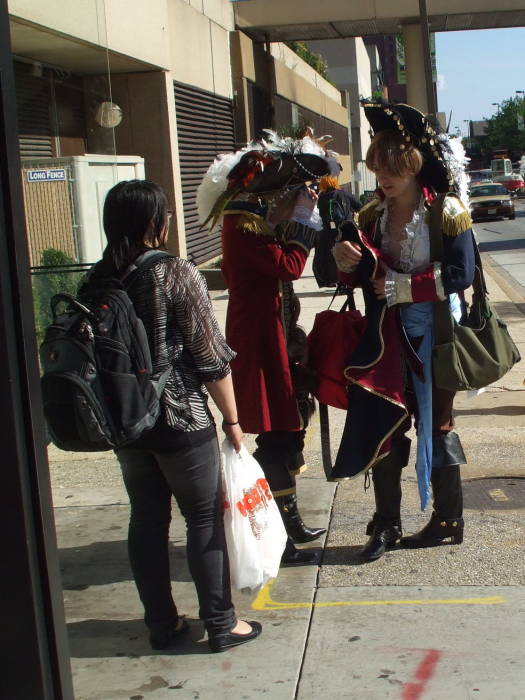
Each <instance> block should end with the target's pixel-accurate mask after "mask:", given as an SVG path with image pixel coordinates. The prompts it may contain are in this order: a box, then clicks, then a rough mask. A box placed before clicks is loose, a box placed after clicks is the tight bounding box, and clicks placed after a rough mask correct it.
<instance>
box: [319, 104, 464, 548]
mask: <svg viewBox="0 0 525 700" xmlns="http://www.w3.org/2000/svg"><path fill="white" fill-rule="evenodd" d="M363 107H364V111H365V115H366V117H367V119H368V120H369V122H370V124H371V127H372V129H373V131H374V137H373V140H372V143H371V145H370V148H369V150H368V153H367V158H366V164H367V167H368V168H369V169H370V170H371V171H372V172H373V173H374V174H375V175H376V178H377V181H378V185H379V188H378V191H377V198H376V199H375V200H374V201H372V202H371V203H369V204H368V205H367V206H365V207H364V208H363V209H362V210H361V212H360V213H359V228H357V227H356V226H355V225H354V224H353V222H347V223H345V224H343V225H342V226H341V227H340V231H341V241H340V242H339V243H337V244H336V246H335V249H334V256H335V259H336V262H337V265H338V268H339V270H340V271H341V273H340V274H341V280H342V281H343V282H344V283H345V284H347V285H348V286H358V285H359V286H361V287H362V289H363V295H364V299H365V305H366V318H367V330H366V333H365V335H364V337H363V338H362V340H361V342H360V343H359V346H358V347H357V349H356V350H355V352H354V353H353V355H352V357H351V358H350V360H349V364H348V366H347V368H346V370H345V377H346V379H347V382H348V391H349V409H348V414H347V420H346V424H345V428H344V432H343V436H342V440H341V445H340V448H339V452H338V456H337V460H336V463H335V465H334V469H333V472H332V475H331V476H332V478H333V479H336V480H342V479H349V478H353V477H355V476H357V475H358V474H360V473H362V472H366V471H368V470H371V473H372V481H373V486H374V495H375V502H376V509H375V513H374V516H373V518H372V520H371V521H370V522H369V523H368V526H367V534H368V535H369V536H370V537H369V540H368V542H367V544H366V545H365V546H364V548H363V549H362V551H361V556H362V558H363V560H365V561H372V560H375V559H378V558H379V557H380V556H382V555H383V554H384V552H385V550H386V549H387V548H391V547H395V546H396V545H397V544H398V543H399V542H400V541H401V543H402V545H404V546H407V547H422V546H430V545H435V544H439V543H441V542H442V541H443V540H446V539H447V538H451V541H452V542H453V543H455V544H460V543H461V542H462V540H463V527H464V522H463V517H462V516H463V498H462V487H461V477H460V464H464V463H465V462H466V460H465V456H464V453H463V449H462V447H461V442H460V440H459V436H458V435H457V433H456V432H455V431H454V420H453V417H452V406H453V400H454V392H450V391H446V390H443V389H441V388H439V387H437V386H436V385H435V383H434V381H433V376H432V343H433V334H432V325H433V305H434V303H435V302H437V301H442V300H445V299H449V303H450V306H451V311H452V313H453V315H454V316H455V317H456V319H457V320H459V319H460V317H461V315H462V313H463V311H464V301H463V296H462V293H463V291H464V290H465V289H467V288H468V287H469V286H470V285H471V284H472V281H473V278H474V271H475V265H474V246H473V234H472V228H471V226H472V223H471V219H470V216H469V214H468V211H467V209H466V207H465V205H464V204H463V202H462V200H461V198H460V197H459V196H458V195H459V192H460V189H461V182H460V180H461V174H462V172H464V171H462V167H461V166H462V163H461V160H462V154H461V153H459V152H456V153H454V151H453V147H452V146H451V145H450V140H448V137H446V136H443V135H438V133H437V131H436V130H435V129H434V128H433V127H432V125H431V124H430V123H429V121H428V120H427V118H426V117H425V116H424V115H423V114H422V113H421V112H419V111H418V110H416V109H414V108H413V107H410V106H408V105H404V104H397V105H392V104H386V103H383V102H371V101H368V102H367V101H364V102H363ZM456 151H457V149H456ZM463 155H464V154H463ZM440 193H442V194H443V195H445V196H441V197H439V194H440ZM435 208H439V209H438V211H437V213H436V212H434V214H433V215H432V221H433V222H436V221H437V225H438V227H439V230H438V231H436V230H435V224H434V225H433V230H432V232H431V226H430V221H431V210H432V209H435ZM432 235H434V236H436V235H437V236H440V237H442V244H443V258H442V261H441V262H436V261H434V260H433V259H432V255H431V237H432ZM411 416H414V418H415V422H416V428H417V434H418V440H417V454H416V472H417V477H418V487H419V495H420V500H421V508H422V509H425V507H426V506H427V503H428V502H429V500H430V498H431V491H430V487H431V488H432V498H433V513H432V516H431V519H430V522H429V523H428V524H427V525H426V526H425V527H424V528H423V530H421V531H420V532H418V533H416V534H414V535H411V536H408V537H403V536H402V534H403V533H402V527H401V517H400V505H401V471H402V469H403V467H404V466H406V464H407V462H408V457H409V451H410V440H409V439H408V438H407V436H406V432H407V431H408V430H409V428H410V427H411Z"/></svg>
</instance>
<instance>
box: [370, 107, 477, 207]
mask: <svg viewBox="0 0 525 700" xmlns="http://www.w3.org/2000/svg"><path fill="white" fill-rule="evenodd" d="M361 106H362V107H363V109H364V111H365V116H366V118H367V120H368V122H369V124H370V126H371V127H372V131H373V132H374V135H375V134H377V133H379V132H380V131H384V130H386V129H388V130H391V131H399V133H400V136H401V141H402V143H401V148H404V147H408V146H414V147H415V148H417V149H418V150H419V151H420V152H421V154H422V156H423V167H422V168H421V171H420V173H419V176H418V177H419V179H420V181H421V182H422V184H424V185H426V186H430V187H433V188H434V189H435V190H436V192H456V193H457V194H463V193H464V190H465V188H466V175H465V165H466V163H467V162H468V159H467V158H466V156H465V151H464V149H463V146H462V145H461V143H460V141H459V139H451V138H450V137H449V136H448V134H446V133H445V132H444V130H443V129H442V128H441V127H440V126H439V124H438V123H437V122H436V123H434V122H432V121H431V120H430V119H429V118H428V117H427V116H426V115H425V114H423V112H420V111H419V110H418V109H416V108H415V107H412V106H410V105H407V104H403V103H395V102H386V101H384V100H361Z"/></svg>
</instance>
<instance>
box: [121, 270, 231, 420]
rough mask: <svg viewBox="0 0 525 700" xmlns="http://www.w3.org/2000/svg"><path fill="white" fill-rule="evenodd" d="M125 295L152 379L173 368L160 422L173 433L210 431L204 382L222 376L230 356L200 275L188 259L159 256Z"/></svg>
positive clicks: (228, 369) (227, 369)
mask: <svg viewBox="0 0 525 700" xmlns="http://www.w3.org/2000/svg"><path fill="white" fill-rule="evenodd" d="M129 295H130V297H131V299H132V300H133V304H134V306H135V310H136V313H137V315H138V316H139V317H140V318H141V319H142V321H143V323H144V326H145V329H146V333H147V335H148V340H149V345H150V350H151V357H152V363H153V376H154V378H157V377H158V376H159V375H160V374H162V372H163V371H164V370H165V369H167V368H168V367H169V366H172V367H173V370H172V373H171V375H170V377H169V379H168V381H167V383H166V388H165V390H164V393H163V395H162V398H161V404H162V409H163V416H162V421H163V422H164V423H165V424H166V425H167V426H169V427H170V428H172V429H173V430H176V431H184V432H193V431H197V430H202V429H203V428H209V427H210V426H212V425H213V423H214V421H213V418H212V416H211V414H210V411H209V408H208V392H207V391H206V388H205V387H204V386H203V383H204V382H213V381H217V380H218V379H223V378H224V377H225V376H227V375H228V374H229V373H230V365H229V362H230V360H232V359H233V358H234V357H235V352H234V351H233V350H231V348H230V347H229V346H228V345H227V344H226V340H225V339H224V336H223V335H222V333H221V331H220V329H219V325H218V323H217V319H216V318H215V314H214V312H213V308H212V305H211V301H210V297H209V294H208V288H207V286H206V282H205V280H204V277H203V276H202V274H201V273H200V272H199V271H198V270H197V268H196V267H195V265H194V264H193V263H191V262H189V261H188V260H183V259H182V258H178V257H175V256H174V257H170V258H164V259H162V260H160V261H159V262H158V263H156V264H155V265H153V266H152V267H150V268H148V269H147V270H145V271H144V272H143V273H141V274H140V277H139V278H138V279H137V280H136V281H135V282H134V283H133V285H132V286H131V288H130V290H129Z"/></svg>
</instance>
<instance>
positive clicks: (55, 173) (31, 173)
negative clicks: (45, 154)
mask: <svg viewBox="0 0 525 700" xmlns="http://www.w3.org/2000/svg"><path fill="white" fill-rule="evenodd" d="M65 179H66V171H65V170H64V169H63V168H60V169H55V168H53V170H47V169H46V170H27V181H28V182H56V181H57V180H65Z"/></svg>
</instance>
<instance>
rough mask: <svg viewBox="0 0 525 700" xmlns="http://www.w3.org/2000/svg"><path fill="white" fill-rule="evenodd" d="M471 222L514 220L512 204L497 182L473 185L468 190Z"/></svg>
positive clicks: (504, 190)
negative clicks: (492, 219) (499, 219)
mask: <svg viewBox="0 0 525 700" xmlns="http://www.w3.org/2000/svg"><path fill="white" fill-rule="evenodd" d="M469 196H470V204H471V207H472V209H471V216H472V220H473V221H476V220H477V219H488V218H497V217H508V218H509V219H515V218H516V210H515V208H514V202H513V201H512V199H511V196H510V194H509V193H508V191H507V190H506V189H505V187H504V186H503V185H502V184H500V183H498V182H490V183H486V184H483V185H475V186H474V187H471V188H470V195H469Z"/></svg>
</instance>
